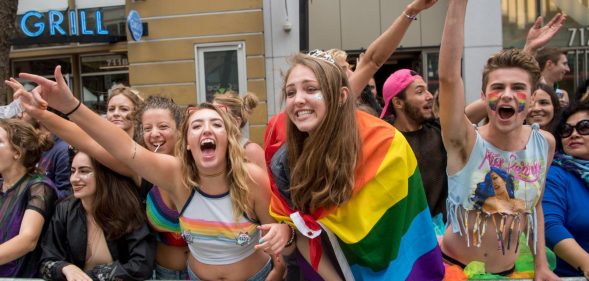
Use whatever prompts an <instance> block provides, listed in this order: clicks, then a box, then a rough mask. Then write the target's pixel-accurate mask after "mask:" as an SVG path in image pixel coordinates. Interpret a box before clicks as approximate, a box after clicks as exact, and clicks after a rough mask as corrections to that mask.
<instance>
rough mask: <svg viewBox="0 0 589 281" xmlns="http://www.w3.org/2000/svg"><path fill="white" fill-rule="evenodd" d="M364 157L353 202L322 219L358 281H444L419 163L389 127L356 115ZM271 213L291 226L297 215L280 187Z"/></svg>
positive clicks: (339, 207) (320, 217)
mask: <svg viewBox="0 0 589 281" xmlns="http://www.w3.org/2000/svg"><path fill="white" fill-rule="evenodd" d="M357 121H358V124H359V128H360V135H361V140H362V154H361V158H360V160H359V164H358V165H357V168H356V171H355V181H356V183H355V187H354V195H353V197H352V198H351V199H350V200H349V201H347V202H346V203H344V204H342V205H340V206H338V207H337V208H334V209H331V210H325V211H323V212H322V213H321V215H320V216H319V218H318V219H317V221H318V222H320V223H321V224H323V225H324V226H326V227H327V228H328V229H329V230H330V231H331V232H333V233H334V234H335V235H336V236H337V240H338V242H339V246H340V247H341V249H342V251H343V253H344V256H345V258H346V260H347V262H348V265H340V266H349V267H350V269H351V271H352V273H353V275H354V278H355V279H356V280H442V279H443V276H444V266H443V264H442V256H441V251H440V248H439V246H438V243H437V239H436V236H435V233H434V230H433V227H432V225H433V224H432V220H431V216H430V214H429V209H428V205H427V200H426V198H425V193H424V189H423V184H422V181H421V175H420V173H419V168H418V166H417V160H416V158H415V155H414V154H413V151H412V150H411V147H410V146H409V144H408V142H407V140H406V139H405V137H404V136H403V135H402V134H401V133H398V132H397V131H396V130H395V128H393V127H392V126H390V125H389V124H388V123H386V122H384V121H382V120H380V119H378V118H376V117H373V116H371V115H369V114H365V113H363V112H358V113H357ZM272 189H273V190H272V191H273V192H272V193H273V194H272V202H271V206H270V213H271V214H272V215H273V216H274V218H275V219H277V220H278V221H286V222H289V223H292V221H291V219H290V217H289V215H290V213H292V212H294V211H293V210H292V209H290V206H288V204H287V201H286V200H285V199H284V198H283V197H282V196H281V194H280V192H279V191H278V190H277V188H276V187H275V186H273V187H272Z"/></svg>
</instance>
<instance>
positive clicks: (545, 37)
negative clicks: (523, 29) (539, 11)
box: [524, 13, 566, 56]
mask: <svg viewBox="0 0 589 281" xmlns="http://www.w3.org/2000/svg"><path fill="white" fill-rule="evenodd" d="M565 21H566V15H565V14H561V13H557V14H556V15H554V17H552V19H551V20H550V21H549V22H548V24H546V25H544V26H542V25H543V23H544V20H543V19H542V17H538V18H537V19H536V21H535V22H534V25H532V27H531V28H530V30H529V31H528V37H527V38H526V45H525V46H524V52H527V53H528V54H530V55H532V56H536V51H537V50H539V49H540V48H542V47H544V46H545V45H546V44H548V42H550V40H552V38H553V37H554V36H555V35H556V33H558V31H559V30H560V28H562V26H563V25H564V22H565Z"/></svg>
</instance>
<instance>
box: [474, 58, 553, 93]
mask: <svg viewBox="0 0 589 281" xmlns="http://www.w3.org/2000/svg"><path fill="white" fill-rule="evenodd" d="M512 67H515V68H519V69H523V70H524V71H526V72H527V73H528V74H529V75H530V93H531V92H533V91H534V90H535V89H536V87H537V85H538V81H540V76H541V72H540V66H538V62H537V61H536V59H534V57H533V56H531V55H529V54H527V53H525V52H524V51H522V50H520V49H507V50H502V51H499V52H498V53H496V54H494V55H493V56H491V57H490V58H489V59H488V60H487V64H486V65H485V67H484V69H483V85H482V90H483V92H485V91H486V89H487V84H488V83H489V74H490V73H491V72H493V71H495V70H497V69H502V68H512Z"/></svg>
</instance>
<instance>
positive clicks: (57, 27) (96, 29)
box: [20, 10, 109, 37]
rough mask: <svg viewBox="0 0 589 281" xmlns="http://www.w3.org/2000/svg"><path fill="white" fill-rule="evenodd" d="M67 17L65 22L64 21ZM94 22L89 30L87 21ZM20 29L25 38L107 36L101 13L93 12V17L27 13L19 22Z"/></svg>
mask: <svg viewBox="0 0 589 281" xmlns="http://www.w3.org/2000/svg"><path fill="white" fill-rule="evenodd" d="M66 16H67V19H68V20H67V22H66V20H65V18H66ZM89 18H90V19H91V20H94V24H93V25H92V26H93V28H90V25H89V22H88V19H89ZM20 29H21V31H22V33H23V34H25V35H26V36H27V37H39V36H41V35H43V34H46V33H47V32H48V33H49V35H50V36H77V35H96V36H108V35H109V34H108V30H107V29H106V28H104V25H103V23H102V11H101V10H96V11H94V16H93V17H91V15H90V14H86V11H85V10H79V11H63V12H62V11H53V10H52V11H49V12H48V13H46V14H43V13H40V12H37V11H29V12H26V13H25V14H24V15H23V16H22V18H21V20H20Z"/></svg>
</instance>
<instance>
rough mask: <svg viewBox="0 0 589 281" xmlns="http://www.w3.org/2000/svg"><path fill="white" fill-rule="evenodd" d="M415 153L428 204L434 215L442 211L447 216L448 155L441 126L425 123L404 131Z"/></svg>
mask: <svg viewBox="0 0 589 281" xmlns="http://www.w3.org/2000/svg"><path fill="white" fill-rule="evenodd" d="M402 133H403V135H404V136H405V138H406V139H407V141H408V142H409V145H410V146H411V149H413V153H415V158H417V165H418V166H419V172H420V173H421V179H422V181H423V187H424V189H425V195H426V197H427V204H428V206H429V210H430V212H431V215H432V216H435V215H437V214H439V213H442V215H443V216H444V221H446V220H445V217H446V198H448V176H447V174H446V165H447V155H446V149H445V148H444V143H443V142H442V133H441V131H440V127H439V126H437V124H435V123H425V124H424V125H423V127H422V128H421V129H419V130H417V131H413V132H402Z"/></svg>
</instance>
